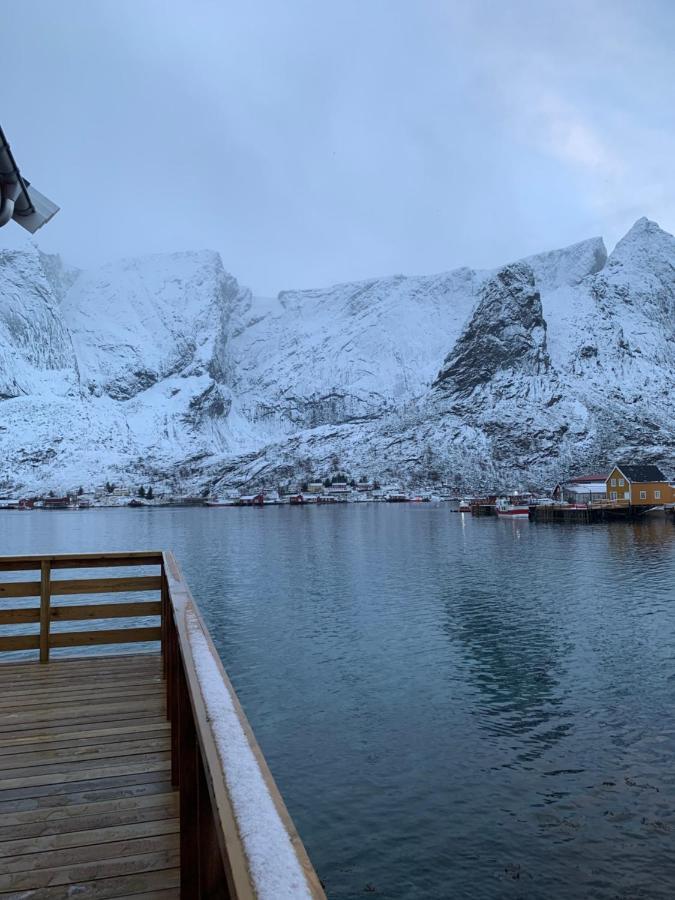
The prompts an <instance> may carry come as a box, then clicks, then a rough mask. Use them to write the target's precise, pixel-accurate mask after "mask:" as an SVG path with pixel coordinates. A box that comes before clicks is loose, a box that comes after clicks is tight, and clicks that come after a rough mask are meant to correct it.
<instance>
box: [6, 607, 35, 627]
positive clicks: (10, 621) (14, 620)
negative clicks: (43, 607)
mask: <svg viewBox="0 0 675 900" xmlns="http://www.w3.org/2000/svg"><path fill="white" fill-rule="evenodd" d="M39 621H40V609H39V607H37V606H31V607H26V608H24V609H0V625H23V624H25V623H26V622H39Z"/></svg>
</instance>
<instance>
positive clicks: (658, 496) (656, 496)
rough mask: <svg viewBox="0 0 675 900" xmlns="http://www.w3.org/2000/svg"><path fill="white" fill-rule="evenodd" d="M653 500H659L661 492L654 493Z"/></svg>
mask: <svg viewBox="0 0 675 900" xmlns="http://www.w3.org/2000/svg"><path fill="white" fill-rule="evenodd" d="M654 499H655V500H660V499H661V491H654Z"/></svg>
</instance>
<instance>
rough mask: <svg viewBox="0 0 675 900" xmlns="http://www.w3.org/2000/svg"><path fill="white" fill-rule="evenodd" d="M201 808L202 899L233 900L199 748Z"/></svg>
mask: <svg viewBox="0 0 675 900" xmlns="http://www.w3.org/2000/svg"><path fill="white" fill-rule="evenodd" d="M197 752H198V759H197V769H198V775H197V779H198V783H197V806H198V808H199V892H200V894H199V895H200V897H208V898H212V897H213V898H216V897H218V898H221V900H230V891H229V888H228V884H227V877H226V875H225V868H224V866H223V857H222V854H221V852H220V847H219V846H218V837H217V835H216V823H215V820H214V818H213V815H214V814H213V806H212V805H211V796H210V794H209V788H208V785H207V783H206V773H205V771H204V761H203V759H202V755H201V752H200V751H199V747H198V748H197Z"/></svg>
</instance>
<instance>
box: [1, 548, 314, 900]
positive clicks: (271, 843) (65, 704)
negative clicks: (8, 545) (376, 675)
mask: <svg viewBox="0 0 675 900" xmlns="http://www.w3.org/2000/svg"><path fill="white" fill-rule="evenodd" d="M120 567H121V568H123V569H124V570H126V571H125V573H124V574H123V575H122V576H121V577H109V576H108V575H107V576H106V577H92V574H91V573H92V572H93V573H94V574H98V573H100V571H101V570H106V569H108V570H110V569H115V568H117V569H119V568H120ZM141 568H142V571H143V574H135V575H134V574H131V575H130V574H129V571H132V572H133V571H136V572H138V571H139V569H141ZM82 571H85V574H86V576H87V577H84V578H78V577H76V576H77V574H78V573H81V572H82ZM0 572H2V573H12V574H9V575H6V576H4V577H5V578H6V579H7V580H5V581H4V582H3V583H0V900H19V898H21V900H57V898H70V897H77V898H78V900H80V898H81V900H90V898H92V900H93V898H96V900H102V898H113V897H115V898H131V897H135V898H139V900H141V898H142V900H169V898H172V897H175V898H178V897H180V898H184V900H193V898H229V900H243V898H247V900H254V898H258V897H263V896H267V897H274V896H278V897H279V898H280V900H281V897H284V898H286V897H288V898H295V897H297V898H324V897H325V895H324V892H323V890H322V887H321V883H320V881H319V879H318V877H317V875H316V873H315V872H314V869H313V868H312V866H311V863H310V861H309V859H308V857H307V854H306V852H305V849H304V847H303V845H302V842H301V841H300V838H299V837H298V835H297V832H296V831H295V828H294V826H293V824H292V822H291V819H290V816H289V815H288V812H287V810H286V807H285V806H284V803H283V801H282V799H281V796H280V794H279V792H278V790H277V788H276V785H275V784H274V781H273V779H272V776H271V774H270V772H269V769H268V768H267V765H266V763H265V760H264V758H263V756H262V753H261V751H260V748H259V747H258V745H257V743H256V741H255V737H254V736H253V733H252V731H251V728H250V726H249V724H248V722H247V720H246V717H245V715H244V713H243V711H242V709H241V707H240V705H239V703H238V701H237V698H236V695H235V694H234V690H233V688H232V686H231V684H230V682H229V679H228V678H227V675H226V674H225V671H224V669H223V666H222V664H221V661H220V659H219V658H218V655H217V653H216V651H215V648H214V646H213V643H212V641H211V638H210V637H209V634H208V631H207V629H206V627H205V625H204V623H203V620H202V619H201V616H200V614H199V611H198V609H197V607H196V604H195V602H194V599H193V598H192V596H191V594H190V591H189V589H188V587H187V585H186V583H185V581H184V580H183V578H182V576H181V573H180V571H179V569H178V566H177V564H176V561H175V559H174V558H173V556H172V555H171V554H170V553H161V552H147V553H146V552H143V553H113V554H80V555H57V556H26V557H0ZM26 573H28V575H26ZM64 575H65V577H63V576H64ZM132 592H143V593H144V594H145V595H146V596H147V594H148V593H149V594H150V595H152V596H151V599H144V600H143V599H139V600H134V601H130V600H129V599H128V595H129V594H130V593H132ZM92 594H113V595H114V594H117V595H118V599H117V600H112V601H111V600H108V601H106V602H105V603H95V602H92V600H91V599H89V598H90V595H92ZM119 595H121V597H120V596H119ZM64 597H65V598H72V597H77V598H79V599H77V600H76V601H75V602H73V601H72V600H71V599H66V601H65V602H64V601H63V600H62V599H60V598H64ZM139 620H140V621H139ZM63 623H66V624H65V625H64V624H63ZM68 623H78V625H77V626H76V627H75V628H73V627H72V626H71V625H68ZM111 623H113V624H115V623H116V627H111ZM66 628H68V629H69V630H66ZM148 642H152V643H151V644H148ZM139 644H140V645H143V647H142V650H139V651H138V652H125V653H117V654H115V655H111V654H110V652H109V651H108V652H107V653H101V652H99V653H93V652H92V651H91V650H90V649H89V648H91V647H97V646H98V647H100V646H102V645H103V646H108V647H110V646H111V645H120V646H124V647H126V648H128V647H130V646H131V647H133V645H136V646H138V645H139ZM153 647H154V648H156V649H152V648H153ZM71 648H80V649H79V650H77V651H76V652H77V653H78V655H77V656H71V658H64V657H63V656H60V657H59V658H54V656H53V654H52V650H55V651H56V652H57V653H59V654H63V653H64V651H65V652H66V653H68V652H70V653H71V654H72V652H73V651H72V649H71ZM82 648H84V650H83V649H82ZM118 649H119V647H118ZM17 651H24V655H25V652H26V651H32V652H33V653H34V654H37V655H38V658H37V659H18V660H17V659H16V655H15V654H16V652H17Z"/></svg>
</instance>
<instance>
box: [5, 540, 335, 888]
mask: <svg viewBox="0 0 675 900" xmlns="http://www.w3.org/2000/svg"><path fill="white" fill-rule="evenodd" d="M135 566H152V567H157V569H158V573H159V574H153V575H146V574H139V575H138V576H129V575H128V574H126V573H124V574H123V575H120V577H118V578H111V577H105V578H91V577H89V575H88V573H84V574H85V575H87V577H84V578H77V577H73V576H72V575H71V576H68V577H66V578H52V573H53V572H55V571H56V572H60V571H62V570H68V569H71V570H75V569H94V568H108V569H114V568H120V567H124V568H127V567H135ZM32 571H34V572H39V573H40V578H39V580H37V579H35V578H29V577H27V578H26V579H25V580H20V581H18V580H17V581H11V580H10V581H7V580H5V581H2V582H1V583H0V655H2V654H3V651H5V652H7V653H11V652H12V651H17V650H39V659H40V662H42V663H48V662H49V652H50V649H51V648H65V647H82V646H94V645H97V644H101V645H105V644H117V643H124V644H127V643H133V642H137V641H144V642H145V641H161V651H162V655H163V667H164V677H165V681H166V699H167V717H168V718H169V720H170V723H171V779H172V782H173V784H174V786H175V787H176V788H177V789H178V791H179V795H180V848H181V849H180V879H181V897H182V898H185V900H194V898H226V900H257V898H263V897H264V898H268V897H269V898H275V900H276V898H277V897H279V898H281V897H284V898H289V900H291V898H293V900H296V898H297V900H325V894H324V891H323V888H322V885H321V882H320V880H319V878H318V876H317V874H316V872H315V871H314V868H313V867H312V864H311V862H310V860H309V857H308V855H307V852H306V850H305V848H304V846H303V844H302V841H301V839H300V837H299V835H298V833H297V831H296V829H295V826H294V825H293V822H292V820H291V817H290V815H289V813H288V811H287V809H286V806H285V804H284V802H283V799H282V797H281V795H280V793H279V790H278V788H277V786H276V784H275V782H274V779H273V777H272V774H271V773H270V771H269V768H268V766H267V763H266V761H265V759H264V757H263V754H262V751H261V750H260V747H259V746H258V743H257V741H256V739H255V736H254V734H253V731H252V729H251V726H250V724H249V723H248V720H247V718H246V716H245V714H244V712H243V710H242V708H241V705H240V704H239V701H238V698H237V696H236V694H235V692H234V689H233V687H232V685H231V683H230V681H229V678H228V677H227V674H226V672H225V669H224V668H223V664H222V662H221V660H220V658H219V656H218V653H217V651H216V649H215V646H214V644H213V641H212V640H211V637H210V635H209V632H208V630H207V628H206V626H205V624H204V621H203V620H202V617H201V614H200V612H199V610H198V608H197V604H196V603H195V601H194V598H193V597H192V594H191V593H190V590H189V588H188V586H187V584H186V582H185V580H184V579H183V577H182V575H181V572H180V569H179V568H178V565H177V563H176V560H175V559H174V557H173V555H172V554H171V553H162V552H160V551H144V552H134V553H99V554H57V555H51V556H23V557H18V556H15V557H0V573H1V572H19V573H20V572H32ZM134 592H155V593H156V592H159V595H160V596H159V599H157V598H152V599H148V600H139V601H135V600H134V601H127V600H126V598H121V599H120V601H119V602H110V601H106V602H81V603H80V602H78V603H58V602H57V603H56V604H53V603H52V598H53V597H68V596H73V595H82V596H86V597H88V596H89V595H100V594H114V593H134ZM38 597H39V599H40V604H39V606H31V607H20V606H16V607H10V608H7V606H6V603H5V601H8V602H10V603H11V602H13V601H14V600H15V599H21V600H23V599H25V598H28V599H31V598H38ZM147 616H157V617H158V621H159V625H158V626H157V627H147V626H139V625H138V624H137V622H135V621H134V620H135V619H138V618H139V617H147ZM119 618H124V619H128V620H129V622H128V624H127V625H126V627H124V626H123V627H120V628H115V629H96V628H94V629H92V630H91V631H61V630H58V631H53V632H52V631H51V629H50V625H51V623H52V622H56V623H60V622H70V621H80V622H82V621H85V622H89V621H94V620H96V619H100V620H106V619H119ZM24 625H31V626H36V625H37V626H38V627H39V630H38V631H37V632H35V633H31V634H10V635H2V634H1V630H2V628H3V627H4V626H24ZM12 655H13V654H12ZM1 664H2V660H1V659H0V665H1ZM0 715H1V713H0Z"/></svg>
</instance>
